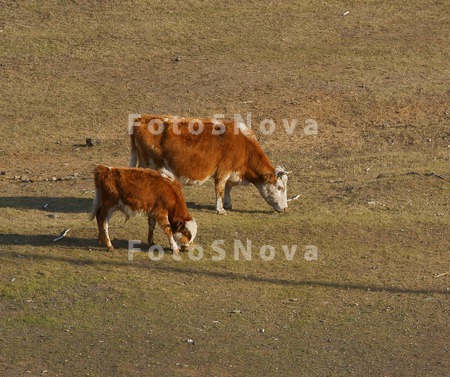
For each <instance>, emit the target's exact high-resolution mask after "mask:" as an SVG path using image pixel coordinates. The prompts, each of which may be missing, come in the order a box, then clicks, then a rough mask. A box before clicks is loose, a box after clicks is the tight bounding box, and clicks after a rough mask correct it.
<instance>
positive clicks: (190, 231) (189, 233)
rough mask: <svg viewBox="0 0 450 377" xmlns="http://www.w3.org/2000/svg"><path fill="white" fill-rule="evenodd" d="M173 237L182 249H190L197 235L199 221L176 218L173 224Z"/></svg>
mask: <svg viewBox="0 0 450 377" xmlns="http://www.w3.org/2000/svg"><path fill="white" fill-rule="evenodd" d="M172 233H173V239H174V240H175V242H176V243H177V245H178V247H179V248H180V249H181V250H188V249H189V248H190V247H191V246H192V245H193V242H194V238H195V236H196V235H197V223H196V222H195V220H194V219H191V220H187V221H185V220H181V219H180V220H175V221H174V222H173V224H172Z"/></svg>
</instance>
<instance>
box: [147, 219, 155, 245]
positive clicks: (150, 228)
mask: <svg viewBox="0 0 450 377" xmlns="http://www.w3.org/2000/svg"><path fill="white" fill-rule="evenodd" d="M155 225H156V219H155V216H153V215H148V238H147V241H148V245H149V246H150V247H152V246H153V245H154V244H155V243H154V242H153V231H154V230H155Z"/></svg>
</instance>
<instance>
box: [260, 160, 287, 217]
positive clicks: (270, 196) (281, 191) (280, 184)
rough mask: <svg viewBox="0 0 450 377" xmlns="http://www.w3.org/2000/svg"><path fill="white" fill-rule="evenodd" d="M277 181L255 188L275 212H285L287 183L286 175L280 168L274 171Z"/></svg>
mask: <svg viewBox="0 0 450 377" xmlns="http://www.w3.org/2000/svg"><path fill="white" fill-rule="evenodd" d="M275 175H276V177H277V180H276V182H275V183H262V184H259V185H257V186H256V187H257V188H258V190H259V193H260V194H261V196H262V197H263V198H264V200H265V201H266V202H267V204H269V205H270V206H272V208H273V209H274V210H275V211H277V212H284V211H286V210H287V206H288V204H287V181H288V176H287V175H288V173H287V172H286V171H285V170H284V169H281V168H278V167H277V169H275Z"/></svg>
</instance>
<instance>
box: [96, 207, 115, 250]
mask: <svg viewBox="0 0 450 377" xmlns="http://www.w3.org/2000/svg"><path fill="white" fill-rule="evenodd" d="M113 213H114V209H113V208H107V207H101V208H100V209H99V210H98V211H97V225H98V242H99V243H100V244H101V243H103V242H104V243H105V244H106V248H107V249H108V251H112V250H114V247H113V245H112V244H111V240H110V239H109V234H108V224H109V220H110V219H111V216H112V214H113Z"/></svg>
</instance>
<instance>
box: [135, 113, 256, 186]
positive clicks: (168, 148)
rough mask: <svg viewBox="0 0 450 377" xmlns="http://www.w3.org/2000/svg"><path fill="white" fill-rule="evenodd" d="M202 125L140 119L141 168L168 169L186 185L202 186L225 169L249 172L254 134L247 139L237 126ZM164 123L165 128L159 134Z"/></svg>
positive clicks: (138, 146) (137, 136) (204, 122)
mask: <svg viewBox="0 0 450 377" xmlns="http://www.w3.org/2000/svg"><path fill="white" fill-rule="evenodd" d="M189 122H192V123H191V126H189ZM201 122H202V125H201V126H200V125H198V124H195V122H194V121H193V120H192V119H181V120H180V121H179V122H178V123H177V124H174V123H173V121H172V118H164V117H158V116H149V115H147V116H145V117H142V118H140V125H139V126H135V127H134V135H133V137H134V143H135V145H136V149H137V150H138V157H139V166H145V167H153V168H155V167H156V168H160V167H162V166H168V167H169V168H170V169H171V170H172V171H173V172H174V173H175V175H176V176H177V177H179V179H180V180H181V182H183V183H202V182H203V181H205V180H206V179H208V178H209V177H211V176H214V175H215V174H216V173H217V171H219V170H221V169H222V170H230V172H231V171H245V168H246V164H247V160H248V155H249V149H251V147H253V143H255V139H254V136H253V134H252V133H251V131H250V130H248V134H247V135H244V134H243V133H242V130H241V129H239V128H235V126H234V123H233V122H223V123H221V124H214V123H213V122H212V120H210V119H202V120H201ZM161 123H163V124H164V127H163V129H162V132H160V133H158V134H157V130H158V127H160V126H161ZM199 127H200V128H202V129H201V130H200V128H199ZM159 131H161V130H160V129H159ZM200 131H201V132H200ZM152 163H153V164H154V165H153V166H152Z"/></svg>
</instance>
